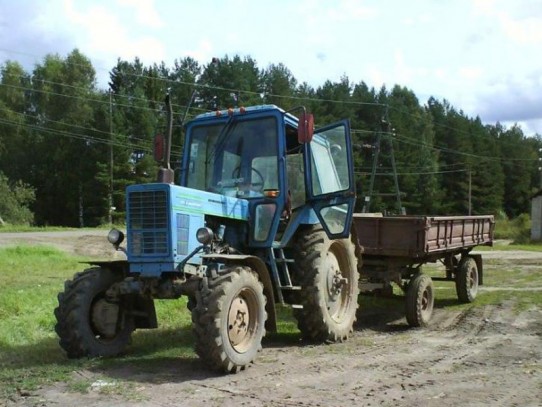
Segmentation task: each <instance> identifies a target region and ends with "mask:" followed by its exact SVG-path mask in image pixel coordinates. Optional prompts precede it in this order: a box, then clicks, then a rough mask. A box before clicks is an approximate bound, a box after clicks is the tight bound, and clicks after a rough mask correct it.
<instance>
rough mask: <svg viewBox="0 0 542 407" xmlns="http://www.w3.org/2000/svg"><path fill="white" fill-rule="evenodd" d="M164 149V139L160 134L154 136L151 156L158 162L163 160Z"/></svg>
mask: <svg viewBox="0 0 542 407" xmlns="http://www.w3.org/2000/svg"><path fill="white" fill-rule="evenodd" d="M165 149H166V139H165V138H164V136H162V135H161V134H157V135H156V136H154V144H153V155H154V159H155V160H156V161H158V162H162V161H163V160H164V151H165Z"/></svg>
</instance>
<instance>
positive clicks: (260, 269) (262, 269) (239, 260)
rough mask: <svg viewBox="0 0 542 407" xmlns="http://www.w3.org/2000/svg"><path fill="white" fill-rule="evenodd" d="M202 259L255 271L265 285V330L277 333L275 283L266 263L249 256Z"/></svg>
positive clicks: (222, 256)
mask: <svg viewBox="0 0 542 407" xmlns="http://www.w3.org/2000/svg"><path fill="white" fill-rule="evenodd" d="M201 258H203V259H207V260H214V261H217V262H219V263H224V264H236V265H239V264H241V265H246V266H248V267H250V268H251V269H252V270H254V271H255V272H256V273H257V274H258V277H259V278H260V281H261V282H262V284H263V292H264V295H265V296H266V298H267V303H266V305H265V310H266V311H267V322H266V323H265V328H266V329H267V330H268V331H270V332H276V331H277V316H276V313H275V296H274V293H273V283H272V282H271V277H270V276H269V270H268V269H267V266H266V265H265V263H264V262H263V261H262V259H260V258H259V257H256V256H249V255H244V254H212V253H210V254H203V255H201Z"/></svg>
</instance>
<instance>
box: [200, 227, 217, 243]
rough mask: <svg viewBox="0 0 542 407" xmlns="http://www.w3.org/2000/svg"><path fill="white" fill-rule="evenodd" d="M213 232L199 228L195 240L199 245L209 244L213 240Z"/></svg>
mask: <svg viewBox="0 0 542 407" xmlns="http://www.w3.org/2000/svg"><path fill="white" fill-rule="evenodd" d="M213 235H214V233H213V231H212V230H211V229H210V228H199V229H198V230H197V232H196V239H197V240H198V242H200V243H201V244H209V243H211V241H212V240H213Z"/></svg>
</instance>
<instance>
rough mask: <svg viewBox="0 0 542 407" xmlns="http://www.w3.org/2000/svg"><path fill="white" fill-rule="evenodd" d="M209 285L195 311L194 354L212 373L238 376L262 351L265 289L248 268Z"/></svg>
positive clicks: (237, 270)
mask: <svg viewBox="0 0 542 407" xmlns="http://www.w3.org/2000/svg"><path fill="white" fill-rule="evenodd" d="M207 281H208V283H207V284H202V288H201V290H200V291H199V292H198V293H197V294H196V298H197V305H196V307H195V308H193V310H192V331H193V333H194V336H195V350H196V353H197V354H198V356H199V357H200V358H201V359H202V361H203V362H204V363H205V364H206V365H207V366H208V367H210V368H211V369H213V370H219V371H223V372H226V373H237V372H238V371H240V370H244V369H245V368H246V367H248V366H249V365H250V364H251V363H253V362H254V359H255V358H256V355H257V354H258V352H260V351H261V349H262V338H263V337H264V336H265V321H266V319H267V313H266V311H265V304H266V298H265V296H264V294H263V285H262V283H261V282H260V281H259V279H258V276H257V274H256V273H255V272H254V271H252V269H250V268H249V267H234V268H232V269H231V271H229V272H227V274H224V275H221V276H219V277H217V278H215V279H209V280H207Z"/></svg>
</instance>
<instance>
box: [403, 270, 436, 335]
mask: <svg viewBox="0 0 542 407" xmlns="http://www.w3.org/2000/svg"><path fill="white" fill-rule="evenodd" d="M433 304H434V293H433V281H432V280H431V277H429V276H428V275H425V274H421V273H420V274H417V275H416V276H414V277H413V278H412V279H411V280H410V282H409V284H408V288H407V292H406V319H407V322H408V324H409V325H410V326H411V327H425V326H427V325H429V320H430V319H431V315H432V314H433Z"/></svg>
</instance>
